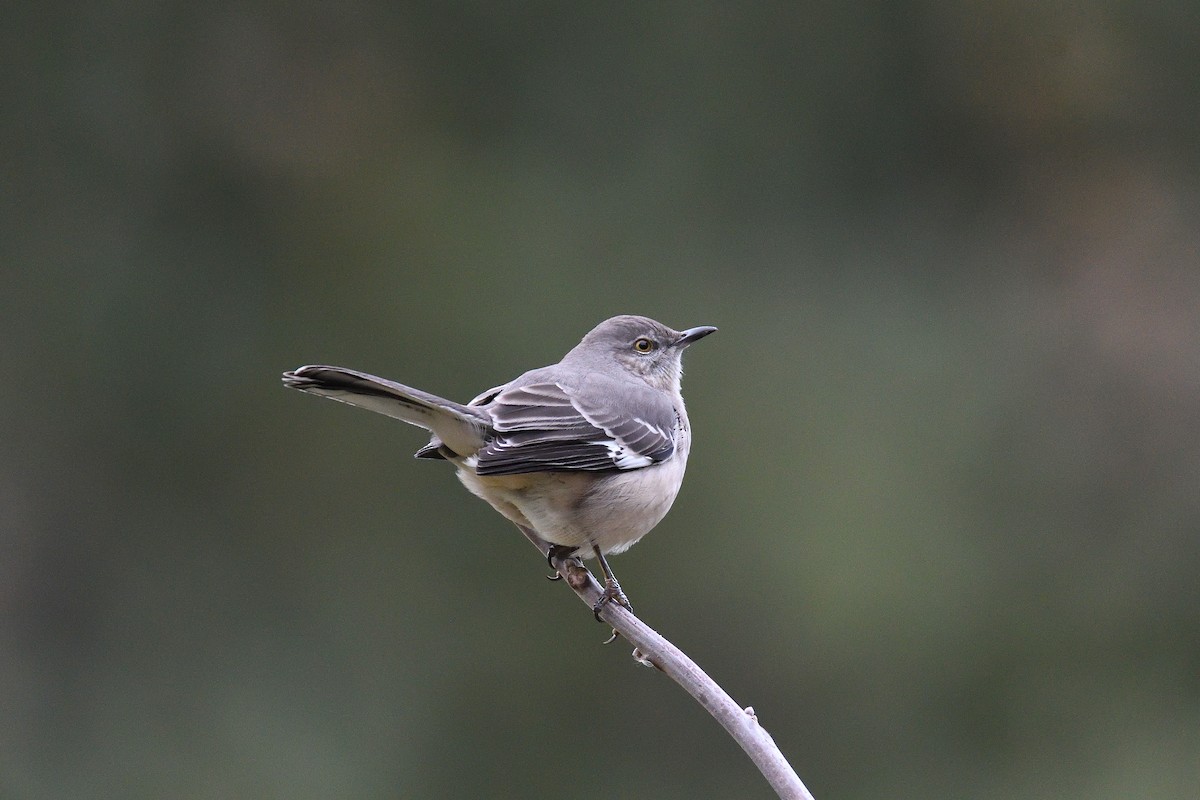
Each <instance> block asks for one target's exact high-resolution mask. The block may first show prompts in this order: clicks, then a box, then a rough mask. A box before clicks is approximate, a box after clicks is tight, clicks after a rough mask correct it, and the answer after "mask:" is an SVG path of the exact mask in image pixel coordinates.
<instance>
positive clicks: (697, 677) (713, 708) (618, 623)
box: [518, 526, 813, 800]
mask: <svg viewBox="0 0 1200 800" xmlns="http://www.w3.org/2000/svg"><path fill="white" fill-rule="evenodd" d="M518 527H519V526H518ZM521 532H522V533H523V534H525V538H527V539H529V541H530V542H532V543H533V545H534V546H535V547H537V548H538V550H540V551H541V553H542V555H544V556H545V555H548V554H549V552H550V545H549V544H547V543H546V542H545V541H543V540H542V539H541V538H540V537H539V536H538V535H537V534H536V533H534V532H533V531H531V530H529V529H528V528H521ZM552 563H553V564H554V568H555V569H557V570H558V574H559V575H562V576H563V577H564V578H566V581H565V582H566V583H567V584H568V585H569V586H570V587H571V588H572V589H574V590H575V594H577V595H579V599H580V600H582V601H583V602H584V603H586V604H587V605H588V607H589V608H591V607H592V606H593V605H594V604H595V602H596V600H598V599H599V597H600V593H601V592H602V591H603V587H601V585H600V584H599V583H598V582H597V581H596V579H595V578H593V577H592V573H590V572H588V571H587V569H585V568H584V567H582V566H581V565H580V564H579V563H578V562H577V561H576V560H574V559H563V558H554V559H552ZM600 618H601V619H603V620H604V621H605V622H606V623H608V624H609V625H611V626H612V628H613V631H614V632H615V633H619V634H620V635H621V636H624V637H625V638H626V640H628V641H629V642H630V643H631V644H633V646H634V651H633V657H634V658H635V659H637V660H638V661H640V662H641V663H643V664H647V665H649V666H652V667H654V668H656V669H658V670H659V671H661V672H662V673H664V674H665V675H666V676H667V677H669V678H671V680H673V681H675V682H676V683H678V684H679V685H680V686H682V687H683V689H684V691H686V692H687V693H688V694H690V695H691V696H692V697H693V698H695V699H696V702H698V703H699V704H700V705H701V706H703V707H704V709H705V710H706V711H708V713H710V714H712V715H713V717H714V718H716V720H717V722H719V723H721V726H722V727H723V728H725V730H726V731H728V732H729V735H730V736H732V737H733V739H734V741H736V742H737V743H738V744H739V745H741V748H742V749H743V750H745V751H746V754H747V755H749V756H750V759H751V760H752V761H753V762H754V764H755V766H757V767H758V769H759V771H760V772H762V774H763V777H765V778H766V779H767V782H768V783H770V784H771V788H773V789H774V790H775V793H776V794H778V795H779V796H780V797H781V798H783V800H813V796H812V795H811V794H810V793H809V791H808V789H807V788H806V787H805V786H804V784H803V783H802V782H801V781H800V778H799V776H797V775H796V771H795V770H794V769H792V765H791V764H789V763H788V761H787V759H786V758H784V757H783V753H781V752H780V751H779V748H778V747H777V746H776V745H775V740H774V739H772V738H771V735H770V734H769V733H767V731H766V730H765V729H764V728H763V727H762V726H761V725H759V724H758V718H757V717H756V716H755V714H754V709H753V708H742V707H741V706H739V705H738V704H737V703H735V702H734V701H733V698H731V697H730V696H729V695H728V694H727V693H726V692H725V690H724V689H722V688H721V687H720V686H718V685H717V683H716V681H714V680H713V679H712V678H710V677H708V675H707V674H705V672H704V670H702V669H700V667H699V666H697V665H696V662H694V661H692V659H690V658H688V656H687V655H686V654H685V653H684V652H683V651H682V650H680V649H679V648H678V647H676V646H675V645H673V644H671V643H670V642H669V641H667V640H666V639H664V638H663V637H662V636H661V635H659V634H658V633H657V632H655V631H654V630H653V629H651V628H650V627H649V626H648V625H646V624H645V623H644V622H642V621H641V620H640V619H638V618H637V617H635V616H634V615H633V614H632V612H630V611H629V610H628V609H626V608H625V607H623V606H619V605H617V604H616V603H609V604H608V605H606V606H605V607H604V608H603V609H602V610H601V612H600Z"/></svg>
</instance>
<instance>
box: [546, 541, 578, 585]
mask: <svg viewBox="0 0 1200 800" xmlns="http://www.w3.org/2000/svg"><path fill="white" fill-rule="evenodd" d="M576 549H578V548H575V547H567V546H565V545H561V544H552V545H550V550H549V552H547V553H546V563H547V564H549V565H550V569H552V570H554V574H553V575H547V576H546V580H551V581H561V580H562V577H563V576H562V573H560V572H559V571H558V567H556V566H554V562H555V560H556V559H562V558H571V557H572V556H571V554H572V553H574V552H575V550H576ZM575 561H576V562H578V563H579V564H580V565H581V566H582V565H583V562H582V561H580V560H579V559H578V558H575Z"/></svg>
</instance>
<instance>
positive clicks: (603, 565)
mask: <svg viewBox="0 0 1200 800" xmlns="http://www.w3.org/2000/svg"><path fill="white" fill-rule="evenodd" d="M592 552H594V553H595V554H596V558H597V559H598V560H599V561H600V569H601V570H602V571H603V572H604V591H603V592H601V594H600V599H599V600H597V601H596V604H595V605H594V606H592V613H593V614H595V615H596V621H597V622H600V610H601V609H602V608H604V607H605V606H606V605H608V604H609V603H612V602H614V601H615V602H616V604H617V605H619V606H625V608H627V609H629V612H630V613H633V605H632V604H631V603H630V602H629V598H628V597H626V596H625V592H623V591H621V584H619V583H617V576H616V575H613V571H612V568H611V567H609V566H608V562H607V561H605V560H604V554H603V553H601V552H600V548H599V547H598V546H596V545H592Z"/></svg>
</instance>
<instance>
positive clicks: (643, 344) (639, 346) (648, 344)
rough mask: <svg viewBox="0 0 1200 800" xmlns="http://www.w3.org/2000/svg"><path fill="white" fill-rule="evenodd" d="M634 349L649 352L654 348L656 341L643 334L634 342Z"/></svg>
mask: <svg viewBox="0 0 1200 800" xmlns="http://www.w3.org/2000/svg"><path fill="white" fill-rule="evenodd" d="M633 349H634V350H637V351H638V352H639V353H649V352H650V351H651V350H653V349H654V342H652V341H650V340H649V339H647V338H646V337H645V336H643V337H642V338H640V339H638V340H637V341H636V342H634V343H633Z"/></svg>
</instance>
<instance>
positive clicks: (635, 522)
mask: <svg viewBox="0 0 1200 800" xmlns="http://www.w3.org/2000/svg"><path fill="white" fill-rule="evenodd" d="M714 331H716V328H714V327H712V326H709V325H702V326H700V327H696V328H689V329H688V330H685V331H677V330H673V329H671V328H668V327H667V326H666V325H663V324H662V323H659V322H655V321H654V320H652V319H648V318H646V317H638V316H619V317H613V318H612V319H608V320H605V321H604V322H601V323H600V324H599V325H597V326H596V327H595V328H593V329H592V331H591V332H590V333H588V334H587V335H586V336H584V337H583V340H582V341H581V342H580V343H579V344H578V345H576V346H575V347H574V348H573V349H572V350H571V351H570V352H569V353H567V354H566V355H565V356H563V359H562V361H560V362H558V363H557V364H553V365H551V366H548V367H541V368H540V369H534V370H530V371H529V372H526V373H525V374H524V375H521V376H520V377H519V378H517V379H516V380H513V381H510V382H509V383H506V384H504V385H503V386H497V387H495V388H492V389H488V390H487V391H486V392H484V393H483V394H481V395H479V396H478V397H476V398H475V399H474V400H472V401H471V402H470V403H467V404H466V405H462V404H460V403H456V402H454V401H452V400H446V399H444V398H441V397H438V396H437V395H433V394H429V393H428V392H423V391H421V390H420V389H413V388H411V387H409V386H404V385H403V384H399V383H396V382H394V381H389V380H386V379H384V378H377V377H375V376H374V375H368V374H365V373H362V372H356V371H354V370H349V369H345V368H343V367H328V366H306V367H300V368H299V369H297V370H295V371H293V372H285V373H283V382H284V385H286V386H289V387H291V388H293V389H299V390H300V391H303V392H308V393H310V394H315V395H320V396H321V397H328V398H331V399H333V400H339V401H341V402H343V403H349V404H350V405H354V406H358V407H359V408H365V409H368V410H370V411H376V412H378V413H380V414H386V415H387V416H389V417H395V418H396V419H400V420H403V421H405V422H408V423H410V424H412V425H417V426H419V427H422V428H425V429H426V430H428V431H430V432H431V433H432V434H433V435H432V438H431V439H430V441H429V444H427V445H425V446H424V447H422V448H421V449H420V450H418V451H417V453H416V456H417V458H434V459H445V460H446V461H449V462H451V463H452V464H454V465H455V466H456V467H457V468H458V477H459V479H460V480H461V481H462V482H463V484H464V485H465V486H466V487H467V488H468V489H469V490H470V491H471V492H472V493H473V494H475V495H477V496H478V497H481V498H483V499H484V500H486V501H487V502H488V503H489V504H490V505H491V506H492V508H494V509H496V510H497V511H499V512H500V513H501V514H503V515H504V516H505V517H507V518H508V519H509V520H511V521H512V522H514V523H515V524H516V525H517V526H518V527H520V528H522V529H523V530H525V531H526V532H527V533H528V532H530V531H531V532H533V533H534V534H536V535H537V536H538V537H540V538H541V539H542V540H544V541H546V542H548V543H549V544H550V545H551V558H553V557H564V558H565V557H572V556H574V557H579V558H590V557H591V556H593V555H594V556H595V557H596V558H597V559H598V560H599V562H600V568H601V569H602V570H603V571H604V592H603V594H602V595H601V596H600V599H599V600H598V601H597V602H596V605H595V607H594V609H593V610H594V611H595V612H596V613H597V615H598V614H599V612H600V609H601V608H603V607H604V605H605V604H607V603H609V602H612V601H616V602H617V603H618V604H620V605H623V606H625V607H626V608H631V606H630V604H629V600H628V598H627V597H626V596H625V594H624V592H622V591H621V586H620V584H619V583H618V582H617V579H616V577H614V576H613V573H612V570H611V569H610V568H609V566H608V562H607V561H606V560H605V558H604V557H605V555H607V554H609V553H620V552H623V551H625V550H627V549H628V548H629V547H630V546H632V545H633V544H634V543H635V542H636V541H637V540H638V539H641V538H642V537H643V536H645V535H646V534H647V533H648V532H649V531H650V529H651V528H653V527H654V526H655V525H657V524H658V522H659V521H660V520H661V519H662V518H663V517H664V516H665V515H666V513H667V511H668V510H669V509H670V508H671V504H672V503H673V502H674V501H675V495H676V494H678V492H679V487H680V485H681V484H682V483H683V472H684V468H685V467H686V465H687V457H688V451H689V450H690V449H691V441H692V434H691V428H690V427H689V425H688V416H687V411H686V409H685V408H684V406H683V397H682V396H681V395H680V392H679V381H680V377H681V376H682V374H683V370H682V367H681V364H680V358H681V356H682V355H683V351H684V349H686V348H687V346H688V345H690V344H691V343H692V342H695V341H697V340H698V339H701V338H703V337H705V336H707V335H708V334H710V333H713V332H714Z"/></svg>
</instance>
